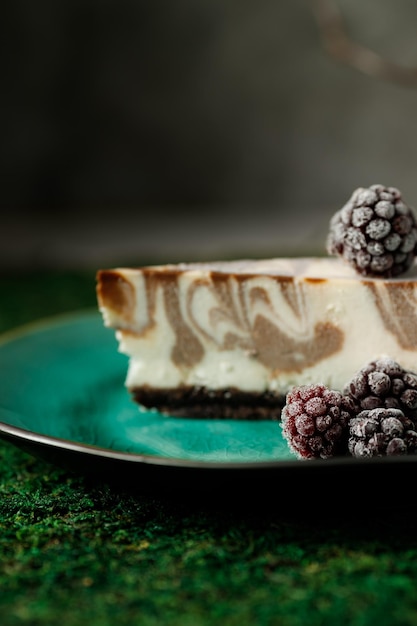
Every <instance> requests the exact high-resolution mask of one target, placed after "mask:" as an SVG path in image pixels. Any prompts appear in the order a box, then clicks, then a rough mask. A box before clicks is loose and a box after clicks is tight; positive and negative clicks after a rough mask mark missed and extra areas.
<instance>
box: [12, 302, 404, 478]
mask: <svg viewBox="0 0 417 626" xmlns="http://www.w3.org/2000/svg"><path fill="white" fill-rule="evenodd" d="M127 365H128V361H127V357H125V356H124V355H122V354H120V353H119V352H118V351H117V342H116V339H115V337H114V333H113V331H112V330H109V329H107V328H104V326H103V324H102V320H101V317H100V316H99V314H98V313H97V312H87V313H79V314H73V315H68V316H64V317H59V318H54V319H52V320H46V321H43V322H41V323H37V324H33V325H31V326H28V327H25V328H23V329H19V330H17V331H15V332H12V333H9V334H7V335H5V336H4V337H3V339H2V341H1V343H0V371H1V372H2V375H1V377H0V421H1V423H0V436H1V437H3V438H4V439H7V440H8V441H11V442H12V443H14V444H16V445H18V446H20V447H22V448H24V449H26V450H27V451H28V452H30V453H33V454H35V455H40V456H43V457H45V458H47V459H48V460H50V461H52V462H53V463H58V464H61V465H63V466H66V467H68V468H70V469H74V470H78V471H82V472H88V473H92V474H94V475H96V476H99V477H101V478H104V479H106V480H107V479H110V480H114V479H116V480H121V481H122V482H123V483H124V484H126V485H128V484H129V485H135V486H137V487H141V488H148V487H150V488H155V487H156V486H158V487H168V488H169V489H172V488H184V487H185V488H187V489H190V488H194V489H196V490H201V489H207V488H208V489H212V488H214V487H215V488H219V489H220V488H221V487H224V486H226V485H228V486H229V487H231V486H233V488H238V487H239V488H243V489H244V490H245V489H248V488H249V486H250V485H251V481H252V482H253V481H254V480H255V483H254V484H255V485H256V484H257V483H258V482H259V476H260V475H261V474H264V475H265V476H268V478H269V479H271V478H274V479H277V480H280V481H281V483H282V481H283V480H285V481H288V480H291V481H294V480H297V476H299V475H302V476H303V481H304V480H306V479H305V476H307V477H308V478H307V480H309V479H310V477H314V476H315V474H316V473H317V472H316V470H318V469H321V468H325V471H326V472H329V470H331V468H332V467H333V468H334V467H339V468H340V467H346V466H348V465H350V466H351V467H355V466H356V465H358V463H357V462H356V463H352V462H351V461H352V459H334V460H332V461H324V462H319V461H317V462H316V461H315V462H304V461H298V460H297V459H295V457H294V456H293V455H292V454H291V453H290V451H289V449H288V447H287V444H286V442H285V441H284V440H283V438H282V434H281V429H280V426H279V424H278V423H276V422H270V421H261V422H250V421H246V422H242V421H233V420H201V419H190V418H184V419H181V418H167V417H164V416H163V415H161V414H159V413H158V412H156V411H145V410H139V408H138V407H137V405H135V404H134V403H133V402H132V401H131V399H130V397H129V394H128V392H127V391H126V389H125V387H124V379H125V376H126V370H127ZM407 461H410V459H407ZM373 463H374V462H373ZM359 465H360V464H359ZM350 471H352V470H350Z"/></svg>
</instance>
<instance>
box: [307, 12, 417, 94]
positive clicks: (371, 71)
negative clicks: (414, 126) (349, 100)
mask: <svg viewBox="0 0 417 626" xmlns="http://www.w3.org/2000/svg"><path fill="white" fill-rule="evenodd" d="M312 7H313V12H314V15H315V18H316V20H317V24H318V27H319V32H320V36H321V39H322V42H323V47H324V49H325V50H326V52H327V53H328V54H329V55H330V56H331V57H333V58H334V59H336V60H337V61H340V62H342V63H344V64H346V65H350V66H351V67H353V68H355V69H357V70H359V71H360V72H362V73H363V74H368V75H369V76H374V77H376V78H381V79H383V80H387V81H390V82H393V83H397V84H400V85H403V86H407V87H417V66H416V67H405V66H402V65H397V64H395V63H392V62H391V61H388V60H387V59H384V58H383V57H382V56H380V55H379V54H377V53H376V52H374V51H373V50H371V49H370V48H367V47H366V46H363V45H361V44H359V43H357V42H356V41H354V40H352V39H351V38H350V37H349V35H348V34H347V32H346V28H345V22H344V19H343V16H342V14H341V12H340V9H339V7H338V6H337V3H336V2H335V0H312Z"/></svg>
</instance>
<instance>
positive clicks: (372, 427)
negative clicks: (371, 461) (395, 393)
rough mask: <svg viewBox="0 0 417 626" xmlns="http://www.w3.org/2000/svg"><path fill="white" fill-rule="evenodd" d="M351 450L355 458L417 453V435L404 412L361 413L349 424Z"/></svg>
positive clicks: (370, 411)
mask: <svg viewBox="0 0 417 626" xmlns="http://www.w3.org/2000/svg"><path fill="white" fill-rule="evenodd" d="M348 450H349V452H350V454H351V455H352V456H354V457H373V456H398V455H403V454H417V432H416V431H415V430H414V423H413V422H412V420H410V419H409V418H408V417H406V416H405V415H404V413H403V412H402V411H401V410H400V409H384V408H379V409H370V410H365V411H361V412H360V413H359V414H358V415H357V416H356V417H354V418H352V419H351V420H350V422H349V441H348Z"/></svg>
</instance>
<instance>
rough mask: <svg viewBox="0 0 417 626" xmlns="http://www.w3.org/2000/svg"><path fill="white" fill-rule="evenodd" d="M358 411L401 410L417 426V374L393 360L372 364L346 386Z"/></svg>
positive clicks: (360, 371)
mask: <svg viewBox="0 0 417 626" xmlns="http://www.w3.org/2000/svg"><path fill="white" fill-rule="evenodd" d="M344 394H345V395H347V396H348V397H350V398H351V400H352V401H353V402H354V403H355V404H356V407H357V408H356V411H357V413H359V412H360V411H362V410H371V409H376V408H386V409H401V410H402V411H403V413H404V415H405V416H406V417H407V418H409V419H411V420H412V422H413V423H414V425H417V374H415V373H414V372H411V371H408V370H405V369H404V368H403V367H401V365H399V363H397V362H396V361H394V360H393V359H390V358H381V359H377V360H375V361H371V362H370V363H369V364H368V365H366V366H365V367H363V368H362V369H361V370H359V372H357V373H356V374H355V376H354V377H353V378H352V380H351V381H350V382H349V383H348V384H347V385H346V386H345V389H344Z"/></svg>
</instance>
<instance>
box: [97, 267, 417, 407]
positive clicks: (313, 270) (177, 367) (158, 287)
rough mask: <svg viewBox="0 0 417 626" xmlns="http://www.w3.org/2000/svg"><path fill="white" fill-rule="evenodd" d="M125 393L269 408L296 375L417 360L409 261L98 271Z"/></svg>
mask: <svg viewBox="0 0 417 626" xmlns="http://www.w3.org/2000/svg"><path fill="white" fill-rule="evenodd" d="M97 297H98V304H99V308H100V311H101V313H102V315H103V320H104V324H105V325H106V326H108V327H111V328H113V329H115V331H116V333H117V338H118V340H119V348H120V351H121V352H123V353H125V354H126V355H128V356H129V368H128V372H127V377H126V386H127V388H128V390H129V391H130V393H131V394H132V397H133V399H134V400H135V401H136V402H137V403H139V404H141V405H143V406H145V407H149V408H156V409H158V410H160V411H161V412H163V413H167V414H170V415H182V416H194V417H211V418H240V419H270V418H278V417H279V416H280V410H281V407H282V406H283V404H284V403H285V396H286V394H287V392H288V391H289V389H290V388H292V387H293V386H294V385H302V384H312V383H317V382H321V383H323V384H325V385H326V386H328V387H330V388H332V389H338V390H342V389H343V387H344V385H345V384H346V383H347V382H348V381H349V380H350V379H351V377H352V376H353V375H354V374H355V372H357V371H358V370H359V369H360V368H361V367H363V365H364V364H365V363H367V362H369V361H371V360H372V359H376V358H379V357H381V356H390V357H391V358H393V359H395V360H396V361H397V362H399V363H401V365H402V366H403V367H405V368H410V369H414V370H415V369H416V365H417V268H416V265H413V267H412V268H411V269H410V270H409V271H408V273H407V274H405V275H403V276H402V277H401V278H392V279H382V278H363V277H361V276H359V275H358V274H357V273H356V272H355V270H354V269H352V268H351V267H350V266H349V265H347V264H345V263H343V262H341V261H340V260H338V259H336V258H328V257H326V258H287V259H286V258H281V259H267V260H248V261H246V260H241V261H227V262H216V263H191V264H178V265H163V266H148V267H141V268H116V269H109V270H100V271H99V272H98V274H97Z"/></svg>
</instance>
